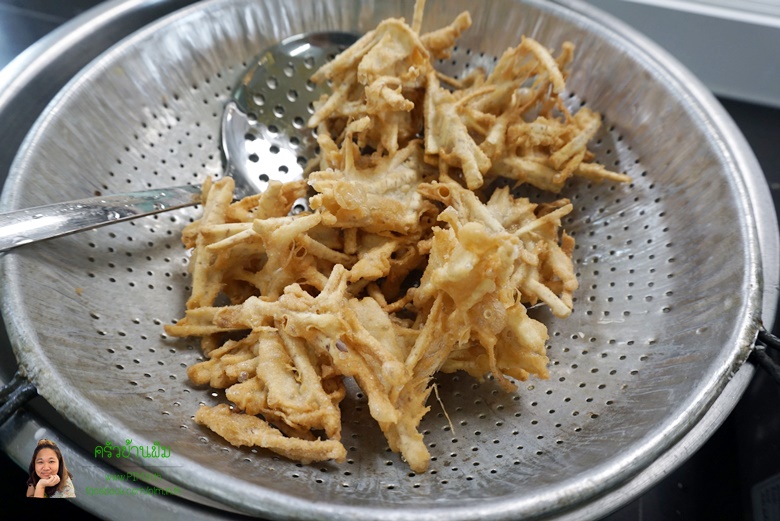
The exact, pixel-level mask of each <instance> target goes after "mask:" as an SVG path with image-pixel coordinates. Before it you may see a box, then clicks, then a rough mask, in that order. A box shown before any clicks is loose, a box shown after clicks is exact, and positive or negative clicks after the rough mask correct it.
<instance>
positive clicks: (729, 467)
mask: <svg viewBox="0 0 780 521" xmlns="http://www.w3.org/2000/svg"><path fill="white" fill-rule="evenodd" d="M98 3H100V2H98V1H96V0H66V1H63V0H0V68H2V67H5V66H6V65H7V64H8V63H9V62H10V61H11V60H13V59H14V58H15V57H16V56H17V55H18V54H20V53H22V52H23V51H24V50H25V49H26V48H27V47H28V46H30V45H32V44H33V43H34V42H36V41H37V40H38V39H39V38H41V37H43V36H44V35H45V34H47V33H49V32H50V31H52V30H53V29H55V28H57V27H58V26H60V25H61V24H62V23H64V22H66V21H68V20H70V19H71V18H73V17H74V16H76V15H78V14H80V13H82V12H84V11H85V10H87V9H89V8H91V7H93V6H95V5H97V4H98ZM746 81H749V80H748V79H746ZM721 102H722V103H723V105H724V106H725V108H726V109H727V110H728V112H729V113H730V114H731V115H732V117H733V118H734V120H735V121H736V123H737V125H738V126H739V127H740V129H741V130H742V132H743V133H744V135H745V137H746V138H747V140H748V142H749V143H750V145H751V147H752V148H753V150H754V152H755V153H756V156H757V157H758V160H759V163H760V164H761V167H762V169H763V171H764V174H765V175H766V177H767V180H768V184H769V186H770V189H771V192H772V196H773V199H774V201H775V205H776V206H780V109H778V108H770V107H765V106H759V105H755V104H751V103H746V102H742V101H737V100H728V99H721ZM6 174H7V172H0V182H2V181H4V179H5V175H6ZM776 322H777V321H776ZM779 329H780V328H778V327H775V331H778V330H779ZM0 343H2V344H3V345H6V346H7V344H8V339H7V338H6V335H5V332H4V330H3V329H2V327H1V326H0ZM776 358H777V357H776ZM777 476H780V386H777V385H775V384H774V383H773V382H772V381H771V380H770V378H769V377H768V376H767V374H766V373H764V372H763V371H761V370H759V371H757V372H756V375H755V377H754V379H753V381H752V382H751V384H750V385H749V387H748V389H747V391H746V392H745V394H744V396H743V397H742V399H741V401H740V402H739V403H738V404H737V406H736V408H735V410H734V411H733V412H732V413H731V414H730V416H729V417H728V418H727V419H726V421H725V422H724V423H723V424H722V426H721V427H720V428H719V429H718V430H717V431H716V432H715V433H714V434H713V435H712V436H711V437H710V439H709V440H708V441H707V442H706V443H705V444H704V445H703V446H702V447H701V449H700V450H698V451H697V452H696V453H695V454H694V455H693V456H692V457H690V458H689V459H688V460H687V461H686V462H684V463H683V464H682V465H681V466H679V467H678V468H677V469H676V470H674V471H673V472H671V473H670V474H669V475H668V476H666V477H665V478H664V479H663V480H662V481H661V482H659V483H658V484H657V485H655V486H654V487H653V488H651V489H650V490H649V491H647V492H646V493H645V494H643V495H642V496H641V497H639V498H637V499H635V500H634V501H632V502H631V503H629V504H628V505H626V506H624V507H623V508H621V509H620V510H618V511H617V512H615V513H614V514H612V515H610V516H608V517H606V518H605V519H604V520H603V521H656V520H674V519H681V520H707V521H713V520H744V521H749V520H756V521H758V520H761V521H764V520H767V521H771V520H775V521H776V520H778V519H780V517H768V516H767V517H763V515H762V514H760V513H759V512H758V511H757V510H756V509H755V508H754V506H753V503H752V499H751V491H752V490H753V489H754V487H755V485H756V484H758V483H761V482H762V481H764V480H766V479H768V478H772V477H777ZM778 479H780V478H778ZM0 480H2V485H3V490H5V491H6V492H5V498H6V499H8V500H10V501H11V503H10V505H9V504H7V506H6V507H5V508H8V509H12V507H13V506H15V505H17V500H18V501H19V503H18V504H19V505H21V506H23V507H24V508H25V512H26V513H28V515H31V516H32V517H33V518H35V517H38V516H39V515H41V514H43V513H44V512H52V513H53V514H56V515H64V516H67V515H68V514H72V515H73V517H74V518H76V519H84V520H89V519H96V518H95V517H93V516H90V515H89V514H88V513H87V512H84V511H82V510H80V509H79V508H78V507H77V506H76V505H75V504H73V503H72V502H70V501H64V502H56V505H53V504H52V502H36V503H35V504H34V505H32V504H31V502H28V501H25V500H24V499H23V496H24V493H25V488H26V487H25V480H26V469H21V468H19V466H17V465H16V464H15V463H14V462H13V461H12V460H11V459H10V458H9V457H8V456H7V455H6V454H4V453H2V452H0ZM77 491H78V487H77ZM106 500H107V501H108V500H109V499H108V498H107V499H106ZM41 503H45V504H41ZM775 508H777V507H775ZM9 511H10V510H9ZM775 515H778V514H777V513H775ZM1 516H2V517H4V518H5V517H6V516H5V515H4V514H3V515H1ZM118 517H121V515H120V516H118Z"/></svg>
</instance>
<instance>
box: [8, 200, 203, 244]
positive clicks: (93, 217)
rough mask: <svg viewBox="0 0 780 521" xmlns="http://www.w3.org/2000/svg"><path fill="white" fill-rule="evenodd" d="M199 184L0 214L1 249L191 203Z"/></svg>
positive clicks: (195, 202) (194, 202)
mask: <svg viewBox="0 0 780 521" xmlns="http://www.w3.org/2000/svg"><path fill="white" fill-rule="evenodd" d="M200 192H201V187H200V185H187V186H177V187H173V188H164V189H155V190H143V191H140V192H130V193H126V194H116V195H107V196H100V197H90V198H88V199H80V200H77V201H69V202H65V203H55V204H49V205H46V206H38V207H35V208H26V209H24V210H16V211H12V212H8V213H2V214H0V252H2V251H6V250H10V249H11V248H15V247H17V246H21V245H23V244H29V243H31V242H37V241H42V240H44V239H50V238H52V237H60V236H62V235H67V234H70V233H74V232H80V231H83V230H88V229H90V228H97V227H98V226H104V225H106V224H112V223H116V222H121V221H127V220H130V219H135V218H137V217H143V216H145V215H152V214H156V213H160V212H166V211H168V210H174V209H176V208H183V207H185V206H192V205H195V204H197V203H198V202H199V201H200Z"/></svg>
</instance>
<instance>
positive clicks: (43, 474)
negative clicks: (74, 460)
mask: <svg viewBox="0 0 780 521" xmlns="http://www.w3.org/2000/svg"><path fill="white" fill-rule="evenodd" d="M59 469H60V460H59V459H57V453H55V452H54V451H53V450H52V449H41V450H40V451H38V456H37V457H36V458H35V473H36V474H37V475H38V477H39V478H41V479H46V478H48V477H50V476H53V475H55V474H56V473H57V471H58V470H59Z"/></svg>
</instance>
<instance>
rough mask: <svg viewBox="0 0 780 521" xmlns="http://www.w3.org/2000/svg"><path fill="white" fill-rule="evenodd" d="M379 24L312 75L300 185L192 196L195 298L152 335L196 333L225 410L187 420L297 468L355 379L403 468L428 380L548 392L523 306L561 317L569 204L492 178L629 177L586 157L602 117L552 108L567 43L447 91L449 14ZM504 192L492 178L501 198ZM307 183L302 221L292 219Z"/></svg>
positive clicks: (217, 185) (540, 341) (547, 186)
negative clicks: (447, 375)
mask: <svg viewBox="0 0 780 521" xmlns="http://www.w3.org/2000/svg"><path fill="white" fill-rule="evenodd" d="M422 10H423V2H421V1H418V3H417V4H416V6H415V13H414V18H413V22H412V24H411V25H407V23H406V22H405V21H404V19H387V20H385V21H383V22H382V23H380V24H379V25H378V26H377V28H376V29H375V30H372V31H371V32H369V33H367V34H365V35H364V36H363V37H362V38H360V40H358V41H357V42H356V43H355V44H354V45H352V46H351V47H350V48H348V49H347V50H345V51H344V52H343V53H341V54H339V55H338V56H337V57H336V58H335V59H334V60H332V61H331V62H329V63H328V64H326V65H324V66H323V67H322V68H321V69H320V70H318V71H317V72H316V73H315V74H314V76H313V77H312V80H313V81H314V82H317V83H322V82H325V81H330V82H331V84H332V85H333V92H332V93H331V94H330V95H328V96H324V97H323V98H322V99H321V100H320V102H319V103H318V104H317V105H316V110H315V111H314V113H313V115H312V116H311V119H310V121H309V126H311V127H313V128H316V130H317V140H318V144H319V147H320V154H319V156H318V157H317V158H316V160H315V161H316V164H315V165H314V167H313V168H311V169H310V172H309V174H308V177H307V180H306V181H299V182H291V183H286V184H281V183H271V184H270V186H269V189H268V190H267V191H265V192H264V193H261V194H257V195H255V196H251V197H247V198H244V199H242V200H240V201H237V202H233V181H232V179H231V178H229V177H224V178H222V179H220V180H218V181H215V182H213V183H212V182H207V183H206V184H205V186H204V189H203V205H202V208H203V214H202V217H201V218H200V219H199V220H197V221H195V222H194V223H192V224H190V225H189V226H188V227H186V229H185V230H184V232H183V241H184V244H185V245H186V246H187V247H189V248H192V259H191V266H190V267H191V274H192V294H191V296H190V297H189V300H188V301H187V306H186V307H187V309H186V314H185V316H184V318H182V319H181V320H179V321H178V322H177V323H176V324H174V325H168V326H166V328H165V330H166V331H167V333H168V334H170V335H172V336H179V337H190V336H194V337H201V346H202V349H203V352H204V354H205V359H204V361H202V362H199V363H197V364H195V365H193V366H191V367H190V368H189V369H188V375H189V377H190V379H191V380H192V381H193V382H194V383H196V384H202V385H209V386H211V387H213V388H217V389H224V390H225V396H226V397H227V399H228V400H229V401H230V402H232V404H233V405H227V404H220V405H217V406H213V407H211V406H206V405H203V406H201V408H200V409H199V410H198V411H197V413H196V415H195V420H196V421H197V422H198V423H200V424H202V425H205V426H206V427H208V428H209V429H211V430H213V431H214V432H216V433H217V434H219V435H220V436H222V437H223V438H224V439H226V440H227V441H229V442H230V443H231V444H233V445H235V446H258V447H264V448H267V449H270V450H271V451H274V452H276V453H278V454H280V455H283V456H285V457H288V458H291V459H294V460H298V461H302V462H307V463H308V462H312V461H323V460H330V459H332V460H336V461H343V460H344V459H345V457H346V449H345V447H344V445H343V444H342V442H341V439H340V438H341V425H342V420H341V410H340V407H339V403H340V402H341V401H342V399H343V398H344V397H345V395H346V386H345V383H344V382H345V379H346V378H351V379H354V381H355V382H356V383H357V385H358V386H359V387H360V389H361V390H362V392H363V393H364V395H365V397H366V398H367V401H368V406H369V410H370V413H371V416H372V417H373V418H374V419H375V420H376V422H377V423H378V425H379V427H380V428H381V430H382V432H383V433H384V435H385V437H386V439H387V442H388V444H389V446H390V447H391V448H392V450H393V451H396V452H399V453H400V454H401V455H402V457H403V458H404V459H405V460H406V462H407V463H408V465H409V466H410V467H411V469H412V470H414V471H415V472H423V471H425V470H426V468H427V466H428V464H429V460H430V454H429V452H428V449H427V448H426V444H425V443H424V440H423V435H422V433H421V432H420V431H419V430H418V427H419V424H420V421H421V419H422V418H423V416H424V415H425V414H426V412H427V411H428V409H429V406H428V405H427V402H428V398H429V395H430V393H431V390H432V386H433V380H432V379H433V377H434V375H436V373H437V372H438V371H442V372H455V371H465V372H467V373H468V374H470V375H472V376H474V377H476V378H484V377H485V376H487V375H493V377H494V378H495V380H496V381H497V382H498V384H500V385H501V386H502V387H503V388H505V389H506V390H508V391H511V390H513V389H515V387H516V384H515V381H517V380H525V379H526V378H528V377H529V376H530V375H535V376H536V377H539V378H547V377H548V371H547V362H548V359H547V356H546V348H545V345H546V341H547V338H548V336H547V328H546V326H545V325H544V324H542V323H541V322H539V321H537V320H535V319H534V318H531V317H530V316H529V315H528V313H527V308H528V307H530V306H534V305H537V304H545V305H547V306H549V308H550V310H551V312H552V313H553V314H554V315H555V316H557V317H566V316H568V315H569V314H570V313H571V311H572V300H573V296H572V295H573V292H574V291H575V290H576V289H577V280H576V278H575V273H574V269H573V264H572V260H571V255H572V250H573V248H574V239H573V238H572V237H570V236H569V235H567V234H566V232H565V231H563V230H562V227H561V220H562V219H563V218H564V217H565V216H566V215H568V214H569V213H570V212H571V211H572V204H571V203H570V202H569V201H568V200H567V199H560V200H557V201H555V202H552V203H544V204H536V203H532V202H531V201H530V200H529V199H527V198H524V197H515V196H514V195H513V193H512V191H510V189H509V188H508V187H506V186H504V187H499V188H496V187H495V186H496V183H495V181H496V180H497V179H499V178H503V179H508V180H510V181H512V182H513V183H514V184H515V185H520V184H523V183H527V184H529V185H532V186H534V187H537V188H539V189H542V190H546V191H550V192H553V193H558V192H559V191H560V190H561V189H562V188H563V186H564V184H565V183H566V181H567V180H568V179H569V178H571V177H572V176H583V177H587V178H589V179H594V180H611V181H615V182H628V181H630V179H629V178H628V176H626V175H624V174H620V173H615V172H611V171H609V170H607V169H606V168H605V167H604V166H602V165H600V164H598V163H596V162H594V157H593V154H592V153H591V152H589V151H588V149H587V144H588V142H589V141H590V140H591V138H593V136H594V134H595V133H596V132H597V130H598V129H599V126H600V124H601V118H600V115H599V114H597V113H595V112H593V111H591V110H588V109H587V108H584V107H583V108H580V109H579V110H578V111H577V112H576V113H572V112H571V111H570V110H569V109H567V107H566V106H565V105H564V103H563V102H562V99H561V95H562V93H563V91H564V87H565V84H564V80H565V78H566V75H567V73H566V68H567V66H568V65H569V63H570V62H571V60H572V57H573V46H572V45H571V44H569V43H567V44H565V45H563V47H562V49H561V51H560V53H559V54H558V55H557V56H553V55H552V54H551V53H550V51H548V50H547V49H546V48H544V47H543V46H542V45H540V44H539V43H538V42H536V41H534V40H532V39H530V38H522V40H521V42H520V45H518V46H517V47H515V48H511V49H509V50H507V51H506V52H505V53H504V54H503V56H501V57H500V59H499V60H498V61H497V63H496V65H495V68H494V69H493V70H492V71H491V72H490V73H489V74H488V73H485V72H483V71H476V72H474V73H472V74H471V75H469V76H468V77H465V78H462V79H455V78H450V77H446V76H444V75H443V74H441V73H440V72H437V71H436V70H435V69H434V66H433V62H434V60H438V59H441V58H446V57H447V56H449V55H450V53H451V50H452V48H453V46H454V44H455V41H456V39H457V38H458V37H459V36H460V34H461V33H462V32H463V31H465V30H466V29H467V28H468V27H469V25H470V24H471V18H470V15H469V14H468V13H467V12H464V13H462V14H460V15H459V16H457V17H456V18H455V20H454V21H453V22H452V23H451V24H450V25H448V26H446V27H444V28H442V29H439V30H436V31H433V32H429V33H426V34H420V26H421V20H422ZM504 184H506V183H504ZM309 186H310V187H312V188H313V189H314V191H315V192H316V195H314V196H313V197H311V198H310V206H311V208H312V210H311V211H308V212H304V213H300V214H297V215H294V216H293V215H289V212H290V210H291V207H292V206H293V203H294V202H295V201H296V199H298V198H300V197H304V196H306V194H307V189H308V188H309Z"/></svg>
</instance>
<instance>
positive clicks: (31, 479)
mask: <svg viewBox="0 0 780 521" xmlns="http://www.w3.org/2000/svg"><path fill="white" fill-rule="evenodd" d="M43 449H51V450H53V451H54V453H55V454H56V455H57V460H59V462H60V466H59V469H57V475H58V476H59V477H60V482H59V483H58V484H56V485H55V486H53V487H46V488H45V491H46V497H51V496H52V495H53V494H54V493H55V492H57V491H58V490H62V489H63V488H65V481H66V479H65V478H66V477H68V478H72V477H73V475H72V474H71V473H70V471H69V470H68V469H67V468H66V467H65V459H64V458H63V457H62V451H60V448H59V447H58V446H57V444H56V443H54V442H53V441H51V440H45V439H44V440H40V441H39V442H38V446H37V447H35V451H33V455H32V459H31V460H30V467H29V468H28V471H29V476H28V478H27V485H29V486H32V487H33V488H35V485H37V484H38V481H40V480H41V478H39V477H38V474H36V473H35V458H37V457H38V453H39V452H40V451H41V450H43Z"/></svg>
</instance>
